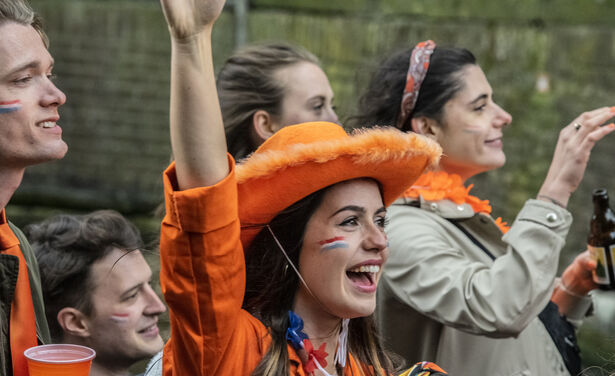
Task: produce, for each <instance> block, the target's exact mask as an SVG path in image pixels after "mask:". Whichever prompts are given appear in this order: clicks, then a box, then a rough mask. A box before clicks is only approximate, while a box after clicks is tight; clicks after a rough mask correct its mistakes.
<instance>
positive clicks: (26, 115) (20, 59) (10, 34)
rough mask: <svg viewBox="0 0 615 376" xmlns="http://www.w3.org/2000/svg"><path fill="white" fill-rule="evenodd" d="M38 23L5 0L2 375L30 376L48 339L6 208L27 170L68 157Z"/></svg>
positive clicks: (34, 270) (0, 66)
mask: <svg viewBox="0 0 615 376" xmlns="http://www.w3.org/2000/svg"><path fill="white" fill-rule="evenodd" d="M52 69H53V58H52V57H51V55H50V54H49V51H48V50H47V38H46V36H45V34H44V32H43V30H42V27H41V23H40V20H39V19H38V17H36V15H35V14H34V12H33V11H32V9H31V8H30V7H29V6H28V5H27V4H26V3H24V2H23V1H22V0H0V281H2V283H1V284H0V372H1V373H2V374H4V375H11V374H13V375H27V374H28V369H27V363H26V359H25V357H24V355H23V352H24V350H26V349H27V348H29V347H31V346H36V345H37V344H40V343H46V342H48V341H49V330H48V328H47V323H46V322H45V316H44V309H43V301H42V295H41V289H40V281H39V276H38V266H37V264H36V260H35V259H34V257H33V255H32V251H31V249H30V247H29V245H28V242H27V241H26V240H25V238H24V236H23V234H22V233H21V232H20V231H19V229H17V228H16V227H15V226H13V225H12V224H10V223H9V222H8V221H7V219H6V215H5V212H4V208H5V207H6V205H7V203H8V202H9V200H10V199H11V197H12V196H13V193H14V192H15V190H16V189H17V188H18V187H19V185H20V183H21V180H22V178H23V175H24V172H25V169H26V167H28V166H31V165H34V164H38V163H42V162H47V161H53V160H56V159H60V158H62V157H64V154H65V153H66V150H67V146H66V143H64V141H63V140H62V129H61V128H60V127H59V126H58V125H57V121H58V120H59V118H60V117H59V114H58V108H59V107H60V106H61V105H63V104H64V102H65V101H66V97H65V96H64V93H62V92H61V91H60V90H59V89H58V88H57V87H56V86H55V85H54V84H53V82H52V80H51V78H52Z"/></svg>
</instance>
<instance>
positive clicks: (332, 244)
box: [319, 236, 348, 251]
mask: <svg viewBox="0 0 615 376" xmlns="http://www.w3.org/2000/svg"><path fill="white" fill-rule="evenodd" d="M319 244H320V250H321V251H329V250H331V249H336V248H348V242H346V240H345V238H344V237H343V236H336V237H335V238H331V239H327V240H322V241H320V242H319Z"/></svg>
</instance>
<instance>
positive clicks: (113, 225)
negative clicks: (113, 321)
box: [24, 210, 143, 341]
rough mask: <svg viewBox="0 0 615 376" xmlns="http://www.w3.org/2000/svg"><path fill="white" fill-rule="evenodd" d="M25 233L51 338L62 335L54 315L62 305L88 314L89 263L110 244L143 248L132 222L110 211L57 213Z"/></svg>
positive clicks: (108, 250)
mask: <svg viewBox="0 0 615 376" xmlns="http://www.w3.org/2000/svg"><path fill="white" fill-rule="evenodd" d="M24 232H25V233H26V236H27V237H28V239H29V240H30V243H31V245H32V249H33V250H34V253H35V255H36V258H37V260H38V264H39V268H40V271H41V284H42V287H43V298H44V300H45V315H46V317H47V322H48V323H49V330H50V332H51V337H52V339H53V340H54V341H60V340H61V339H62V337H63V330H62V327H61V326H60V325H59V323H58V320H57V315H58V312H59V311H60V310H61V309H62V308H64V307H74V308H77V309H78V310H80V311H81V312H83V313H84V314H86V315H89V314H91V312H92V302H91V300H90V298H89V297H90V294H89V292H90V291H91V290H92V288H93V287H94V286H92V281H91V278H90V271H91V269H92V265H94V263H96V262H97V261H99V260H101V259H103V258H104V257H105V256H106V255H108V254H109V253H110V252H111V251H112V250H113V249H114V248H119V249H121V250H125V251H127V252H128V251H131V250H136V249H141V248H142V247H143V241H142V240H141V235H140V234H139V230H137V228H136V227H135V225H133V224H132V223H131V222H129V221H128V220H127V219H126V218H124V217H123V216H122V215H121V214H120V213H118V212H115V211H112V210H100V211H95V212H93V213H90V214H86V215H67V214H62V215H58V216H55V217H52V218H49V219H47V220H45V221H43V222H41V223H38V224H32V225H29V226H27V227H26V228H25V230H24Z"/></svg>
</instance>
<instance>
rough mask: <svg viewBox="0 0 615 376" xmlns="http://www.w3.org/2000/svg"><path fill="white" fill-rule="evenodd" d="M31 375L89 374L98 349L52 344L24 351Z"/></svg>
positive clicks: (82, 375)
mask: <svg viewBox="0 0 615 376" xmlns="http://www.w3.org/2000/svg"><path fill="white" fill-rule="evenodd" d="M24 355H25V356H26V358H27V359H28V370H29V371H30V376H88V375H89V374H90V367H91V365H92V359H94V357H95V356H96V351H94V350H92V349H91V348H89V347H85V346H79V345H69V344H52V345H41V346H35V347H30V348H29V349H27V350H26V351H24Z"/></svg>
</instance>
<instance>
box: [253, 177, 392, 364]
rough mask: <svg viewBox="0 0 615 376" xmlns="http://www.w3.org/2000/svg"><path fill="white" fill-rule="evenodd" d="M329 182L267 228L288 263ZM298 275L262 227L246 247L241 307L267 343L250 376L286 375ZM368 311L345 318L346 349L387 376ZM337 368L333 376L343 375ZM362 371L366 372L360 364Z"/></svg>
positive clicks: (387, 360) (386, 361)
mask: <svg viewBox="0 0 615 376" xmlns="http://www.w3.org/2000/svg"><path fill="white" fill-rule="evenodd" d="M329 188H330V187H327V188H324V189H321V190H319V191H317V192H315V193H312V194H311V195H309V196H307V197H305V198H303V199H302V200H300V201H298V202H296V203H295V204H293V205H291V206H290V207H288V208H287V209H286V210H284V211H283V212H282V213H280V214H278V215H277V216H276V217H275V218H274V219H273V220H272V221H271V222H270V223H269V227H270V228H271V230H272V232H273V233H274V234H276V237H277V238H278V240H279V241H280V244H281V245H282V247H284V250H285V251H286V253H287V254H288V257H289V258H290V259H291V261H292V262H293V264H294V265H296V266H297V267H298V265H299V254H300V251H301V248H302V244H303V235H304V233H305V228H306V226H307V223H308V221H309V219H310V218H311V217H312V215H313V214H314V212H315V211H316V209H318V207H319V206H320V204H321V202H322V200H323V197H324V195H325V193H326V192H327V191H328V189H329ZM298 288H299V277H298V276H297V275H296V274H295V272H294V271H293V269H292V268H291V267H290V266H289V265H288V262H287V260H286V258H285V257H284V255H283V254H282V252H281V251H280V249H279V247H278V245H277V243H276V242H275V240H274V239H273V237H272V236H271V233H270V232H269V230H268V229H267V228H264V229H263V230H261V231H260V232H259V233H258V235H257V236H256V237H255V239H254V241H253V242H252V243H251V245H250V247H249V249H248V250H247V252H246V293H245V297H244V303H243V307H244V309H246V310H247V311H248V312H250V313H251V314H253V315H254V316H256V317H257V318H258V319H259V320H260V321H261V322H262V323H263V324H264V325H265V326H266V327H268V328H269V335H270V336H271V339H272V341H271V345H270V347H269V350H268V351H267V353H266V354H265V356H264V357H263V359H262V360H261V362H260V363H259V364H258V366H257V367H256V369H255V370H254V372H253V373H252V375H253V376H288V374H289V371H290V363H289V359H288V347H287V341H286V330H287V329H288V325H289V322H288V311H289V310H292V306H293V302H294V298H295V294H296V292H297V290H298ZM377 333H378V331H377V328H376V324H375V320H374V319H373V317H372V316H368V317H360V318H355V319H351V320H350V323H349V326H348V344H349V345H348V351H349V352H350V353H351V354H352V355H353V356H354V357H355V359H356V360H357V361H359V362H360V363H361V364H363V365H365V366H368V367H369V366H371V367H372V368H373V374H375V375H388V374H390V373H391V371H392V369H393V364H392V361H391V360H390V358H389V356H388V355H387V353H386V352H385V351H384V349H383V346H382V344H381V342H380V338H379V337H378V335H377ZM343 371H344V370H343V369H341V368H340V367H338V369H337V373H338V375H342V374H343ZM365 372H369V369H368V368H365Z"/></svg>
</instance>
